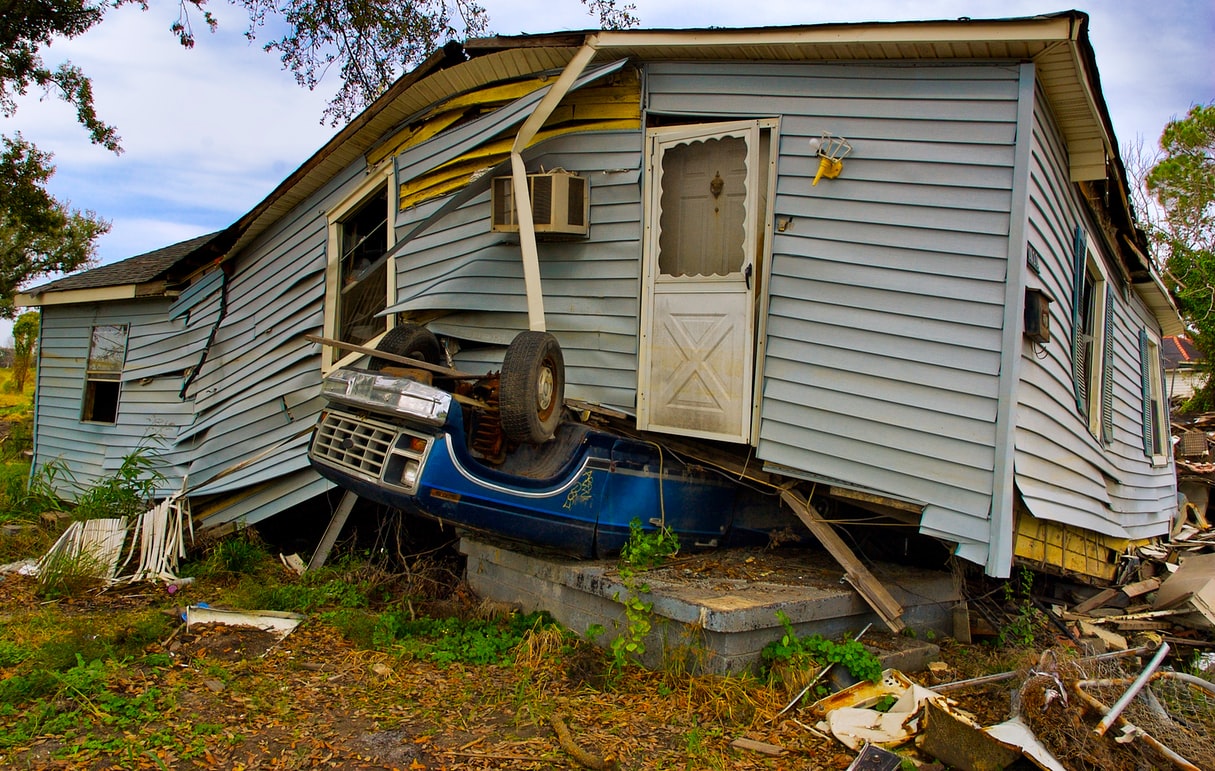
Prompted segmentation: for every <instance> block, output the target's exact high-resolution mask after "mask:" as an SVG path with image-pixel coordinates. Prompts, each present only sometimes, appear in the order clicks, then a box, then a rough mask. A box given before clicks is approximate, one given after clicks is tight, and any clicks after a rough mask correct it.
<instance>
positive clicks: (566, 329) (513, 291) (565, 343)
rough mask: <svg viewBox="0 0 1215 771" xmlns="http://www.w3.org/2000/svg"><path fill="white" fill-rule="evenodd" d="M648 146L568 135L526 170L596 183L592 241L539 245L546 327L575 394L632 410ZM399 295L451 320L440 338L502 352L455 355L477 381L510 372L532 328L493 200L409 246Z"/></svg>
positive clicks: (623, 137)
mask: <svg viewBox="0 0 1215 771" xmlns="http://www.w3.org/2000/svg"><path fill="white" fill-rule="evenodd" d="M641 142H642V140H641V136H640V134H639V132H635V131H612V132H592V133H581V134H571V135H566V136H562V137H558V138H556V139H552V140H549V141H547V142H544V143H542V144H540V145H538V146H534V147H532V148H530V149H529V155H530V156H531V159H530V160H529V165H528V167H529V169H538V168H545V169H551V168H556V167H561V168H564V169H566V170H568V171H572V172H579V173H583V174H584V175H585V176H587V177H588V179H589V187H590V203H591V207H590V208H591V212H590V222H591V228H590V236H589V238H587V239H577V240H570V241H560V242H554V241H542V242H540V244H539V252H540V275H541V281H542V284H543V288H544V305H545V318H546V326H547V328H548V331H549V332H551V333H552V334H554V335H555V336H556V337H557V339H558V340H559V341H560V343H561V347H562V351H563V353H564V355H565V361H566V383H567V385H566V393H567V395H569V396H570V397H571V398H577V399H584V400H587V401H591V402H598V403H603V404H609V405H613V406H617V407H623V408H626V409H631V408H632V406H633V403H634V401H635V399H636V385H637V384H636V380H637V377H636V345H637V343H636V339H637V313H638V305H637V297H638V291H639V283H638V282H639V260H640V255H641V246H640V238H641V188H640V172H639V169H638V163H639V159H640V148H641ZM423 149H424V148H418V152H422V151H423ZM605 170H608V171H606V172H605ZM435 206H436V205H435V204H428V205H424V206H419V207H416V209H414V210H407V211H406V212H403V213H402V215H401V216H399V217H398V219H397V228H398V233H399V234H401V235H402V236H404V235H405V234H406V233H408V232H409V231H410V230H411V229H412V227H413V226H414V225H415V224H416V223H418V222H421V221H422V220H423V219H424V218H425V217H426V216H428V215H429V214H430V213H432V212H433V211H434V209H435ZM397 286H398V287H399V290H398V291H399V295H398V306H397V307H398V308H400V309H402V310H406V311H436V310H437V311H444V312H445V315H443V316H442V317H441V318H440V319H438V320H437V321H434V322H431V323H430V324H429V326H430V328H431V329H432V330H434V331H435V332H437V333H439V334H450V335H453V336H459V337H463V338H465V339H469V340H474V341H478V342H484V343H490V344H492V345H493V346H494V347H492V348H481V349H475V350H472V351H466V352H463V353H461V354H460V355H459V356H458V357H457V363H458V365H459V366H461V367H465V368H468V369H470V370H471V371H474V372H478V371H483V370H487V369H498V368H499V367H501V362H502V355H503V353H504V351H505V349H504V347H500V346H505V345H507V344H509V343H510V341H511V340H512V339H513V338H514V336H515V334H516V333H518V332H520V331H523V330H525V329H527V315H526V313H527V301H526V292H525V291H524V286H523V268H522V258H521V256H520V251H519V246H518V237H517V236H515V235H513V234H505V233H493V232H491V231H490V205H489V194H488V192H486V193H483V194H481V195H479V196H477V197H475V198H474V199H472V200H471V201H469V202H468V203H465V204H464V205H463V206H461V207H459V208H458V209H456V210H455V211H454V212H451V213H449V214H447V215H446V216H444V217H443V219H442V220H440V221H439V222H436V223H435V224H434V225H432V226H431V227H430V228H429V229H428V230H427V231H426V232H424V233H423V234H421V235H419V236H418V237H417V238H416V239H415V240H414V241H413V242H412V243H411V244H409V245H408V246H406V247H404V249H403V250H402V252H401V253H400V255H399V256H398V258H397ZM587 333H592V334H587Z"/></svg>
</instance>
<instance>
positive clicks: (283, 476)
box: [179, 163, 363, 524]
mask: <svg viewBox="0 0 1215 771" xmlns="http://www.w3.org/2000/svg"><path fill="white" fill-rule="evenodd" d="M362 173H363V169H362V168H361V167H360V164H357V163H356V164H352V165H351V166H350V167H349V168H348V169H346V170H345V171H344V172H343V173H342V174H340V175H338V176H337V177H336V178H335V179H334V180H333V181H332V182H331V183H330V184H329V185H328V186H326V187H325V188H324V189H323V190H321V191H320V192H318V193H317V194H316V195H315V196H313V197H312V198H311V199H309V200H308V201H305V202H304V203H302V204H301V205H300V206H298V207H296V209H294V210H293V211H292V212H291V213H290V214H288V215H286V216H284V217H283V218H282V219H281V220H280V221H279V222H278V223H277V225H276V227H275V228H274V229H273V230H272V231H270V232H268V233H266V234H264V235H263V236H262V237H261V238H260V239H259V240H258V241H257V242H255V243H254V244H252V245H251V246H250V247H249V249H247V250H246V251H245V252H244V253H243V254H241V255H239V256H238V257H237V258H236V267H235V270H234V272H233V274H232V275H231V276H230V277H229V279H228V289H227V293H228V299H227V302H228V313H227V315H226V316H225V317H224V320H223V323H222V325H221V326H220V328H219V330H218V333H217V334H216V337H215V342H214V344H213V345H212V348H211V350H210V351H209V353H208V356H207V360H206V363H205V364H204V365H203V367H202V369H201V371H200V372H199V376H198V377H197V378H196V379H195V381H194V383H193V384H192V385H191V388H190V393H191V394H192V395H194V396H195V400H196V413H197V414H196V416H195V421H194V423H193V425H191V426H190V427H189V428H188V429H186V430H183V432H182V433H181V435H180V439H179V441H181V442H183V443H190V444H191V446H192V452H191V459H190V480H191V483H192V484H198V485H203V487H202V488H201V490H202V493H205V494H212V493H220V492H227V493H231V492H237V491H240V490H242V489H246V488H248V489H249V491H250V493H251V495H248V496H244V495H237V496H235V497H233V498H232V499H231V501H230V502H229V504H228V505H227V508H224V509H217V510H211V511H209V512H208V515H207V517H208V519H207V521H208V524H218V523H222V522H227V521H231V520H233V519H238V518H239V519H242V520H244V521H247V522H256V521H258V520H260V519H264V518H265V517H267V516H270V515H272V514H275V513H277V512H278V511H281V510H282V509H283V508H286V507H287V506H289V505H293V504H294V503H297V502H299V501H301V500H304V499H306V498H307V497H311V496H313V495H316V494H318V493H319V492H323V491H324V490H326V489H328V488H329V487H330V486H331V485H330V484H329V483H328V482H324V481H323V480H321V479H320V477H319V476H317V475H316V474H315V473H314V472H313V471H311V469H310V468H309V467H308V460H307V456H306V453H305V449H304V448H305V447H306V444H307V437H306V436H297V434H300V433H301V432H306V430H307V429H308V428H310V427H311V426H312V425H313V424H314V423H315V421H316V416H317V414H318V413H319V411H320V407H321V400H319V399H318V398H316V397H317V395H318V394H319V389H320V379H321V372H320V359H319V356H318V355H317V348H316V346H315V345H314V344H313V343H311V342H309V341H307V340H305V339H304V334H306V333H319V332H320V330H321V328H322V326H323V320H324V297H325V289H324V281H325V267H326V257H325V249H326V244H327V241H328V225H327V222H326V219H325V213H324V212H325V211H326V210H327V209H329V208H330V207H332V206H333V205H335V204H337V203H338V202H340V201H341V200H342V199H343V197H344V196H345V195H346V194H347V193H348V191H349V190H350V189H351V188H353V187H354V186H355V185H357V184H358V183H359V182H360V181H361V179H362ZM241 464H247V465H243V466H242V465H241ZM234 469H236V471H234ZM220 474H223V476H222V477H220V478H219V479H217V478H216V477H217V475H220ZM267 483H269V486H268V487H266V488H265V490H263V489H262V488H261V487H260V486H261V485H264V484H267ZM301 496H304V497H301Z"/></svg>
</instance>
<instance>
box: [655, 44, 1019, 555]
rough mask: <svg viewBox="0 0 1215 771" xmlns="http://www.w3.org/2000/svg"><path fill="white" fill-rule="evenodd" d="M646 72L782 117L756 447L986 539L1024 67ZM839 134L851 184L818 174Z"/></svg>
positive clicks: (676, 109) (679, 67)
mask: <svg viewBox="0 0 1215 771" xmlns="http://www.w3.org/2000/svg"><path fill="white" fill-rule="evenodd" d="M647 76H648V77H647V83H648V86H649V89H650V97H649V105H650V109H651V110H652V111H655V112H666V113H673V114H678V113H682V114H712V115H715V116H720V117H722V118H728V117H732V116H738V117H743V116H746V117H757V116H762V115H771V114H778V115H779V117H780V119H781V124H780V132H781V137H780V143H779V145H778V146H779V148H780V157H779V162H778V178H777V186H776V201H775V215H776V218H777V220H778V221H782V220H787V226H786V227H785V229H784V231H783V232H778V233H777V234H776V235H775V236H774V240H773V245H772V263H771V267H770V284H769V307H768V319H767V324H768V326H767V350H766V355H765V360H764V363H763V365H764V383H763V392H762V393H763V404H762V408H761V410H762V411H761V423H760V437H759V457H760V458H762V459H763V460H765V461H767V462H769V463H772V464H777V465H779V466H783V467H787V468H790V469H794V470H796V471H797V472H800V473H802V474H805V475H806V476H809V477H811V478H821V479H830V480H837V481H840V482H841V483H844V484H851V485H855V486H859V487H862V488H865V489H869V490H874V491H878V492H882V493H885V494H888V495H891V496H894V497H898V498H910V499H913V500H917V501H920V502H922V503H924V504H926V509H925V514H924V518H923V528H924V530H925V531H926V532H932V533H934V534H938V535H941V536H942V537H945V538H947V539H951V540H954V541H956V542H958V543H965V544H979V545H981V544H983V543H985V542H986V540H987V537H988V523H987V517H988V515H989V512H990V507H991V495H992V489H993V481H992V469H993V468H994V457H995V416H996V406H997V399H998V389H999V373H1000V345H1001V335H1002V328H1003V317H1004V293H1005V288H1004V282H1005V278H1006V276H1007V272H1008V238H1009V216H1010V211H1011V193H1010V192H1009V191H1010V190H1011V188H1012V175H1013V158H1014V151H1015V143H1016V117H1017V98H1018V72H1017V68H1016V66H1013V65H990V66H982V65H977V66H976V65H961V66H921V67H900V66H890V67H887V66H878V65H875V66H853V65H849V66H847V67H844V66H839V65H828V64H824V65H803V64H789V65H764V66H748V65H735V64H730V65H700V64H695V63H683V64H671V65H666V64H663V65H654V66H651V67H650V68H649V69H648V71H647ZM825 131H829V132H832V133H834V134H836V135H843V136H845V137H846V138H847V139H848V141H849V142H850V143H851V145H852V148H853V149H852V153H851V155H849V156H848V158H847V159H845V161H844V170H843V173H842V174H841V175H840V177H839V178H838V179H834V180H823V181H820V182H819V184H818V185H816V186H812V185H811V182H812V180H813V177H814V174H815V173H816V172H817V170H818V159H817V158H815V157H813V156H811V155H810V151H809V140H810V139H811V138H814V137H817V136H819V135H820V134H821V133H822V132H825ZM909 395H911V396H909ZM981 551H983V549H982V548H979V549H978V552H981ZM978 552H976V551H975V550H974V549H969V548H968V550H967V556H969V557H971V558H974V555H975V554H976V553H978Z"/></svg>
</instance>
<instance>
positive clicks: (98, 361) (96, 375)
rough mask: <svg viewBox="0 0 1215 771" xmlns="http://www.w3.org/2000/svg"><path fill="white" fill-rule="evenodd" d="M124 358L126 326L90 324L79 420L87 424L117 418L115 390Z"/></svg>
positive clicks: (118, 388)
mask: <svg viewBox="0 0 1215 771" xmlns="http://www.w3.org/2000/svg"><path fill="white" fill-rule="evenodd" d="M126 357H127V325H126V324H107V325H98V326H95V327H93V334H92V340H91V341H90V342H89V359H88V364H87V365H86V367H85V374H84V402H83V405H82V407H81V412H80V419H81V420H83V421H88V422H90V423H116V422H117V421H118V393H119V390H120V388H121V378H122V365H123V362H124V361H125V360H126Z"/></svg>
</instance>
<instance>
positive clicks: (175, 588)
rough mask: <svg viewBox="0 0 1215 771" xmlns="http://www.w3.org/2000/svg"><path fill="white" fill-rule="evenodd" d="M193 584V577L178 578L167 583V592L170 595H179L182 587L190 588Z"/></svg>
mask: <svg viewBox="0 0 1215 771" xmlns="http://www.w3.org/2000/svg"><path fill="white" fill-rule="evenodd" d="M192 583H194V577H193V576H187V577H185V578H178V579H175V580H173V581H170V582H169V583H167V584H166V585H165V591H166V592H168V593H169V594H177V593H178V592H179V591H181V589H182V587H185V586H189V585H190V584H192Z"/></svg>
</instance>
